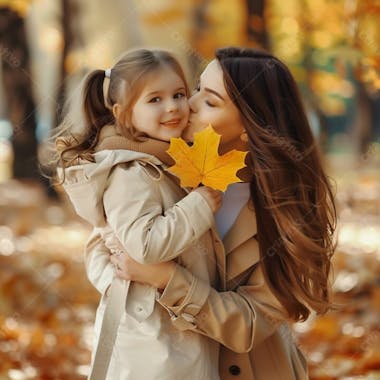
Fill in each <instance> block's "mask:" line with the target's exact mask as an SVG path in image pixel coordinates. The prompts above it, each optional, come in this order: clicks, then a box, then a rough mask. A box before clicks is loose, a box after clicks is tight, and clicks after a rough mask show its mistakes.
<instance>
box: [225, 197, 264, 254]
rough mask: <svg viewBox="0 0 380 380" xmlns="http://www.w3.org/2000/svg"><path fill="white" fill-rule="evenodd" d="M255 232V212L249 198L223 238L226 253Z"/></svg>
mask: <svg viewBox="0 0 380 380" xmlns="http://www.w3.org/2000/svg"><path fill="white" fill-rule="evenodd" d="M256 233H257V224H256V214H255V211H254V208H253V204H252V201H251V200H249V201H248V202H247V203H246V204H245V206H244V207H243V208H242V210H241V211H240V213H239V215H238V217H237V218H236V220H235V223H234V224H233V225H232V227H231V229H230V230H229V231H228V232H227V235H226V236H225V237H224V239H223V245H224V249H225V251H226V255H228V254H229V253H230V252H231V251H233V250H234V249H235V248H236V247H238V246H239V245H240V244H242V243H244V242H245V241H247V240H248V239H250V238H251V237H253V236H255V235H256Z"/></svg>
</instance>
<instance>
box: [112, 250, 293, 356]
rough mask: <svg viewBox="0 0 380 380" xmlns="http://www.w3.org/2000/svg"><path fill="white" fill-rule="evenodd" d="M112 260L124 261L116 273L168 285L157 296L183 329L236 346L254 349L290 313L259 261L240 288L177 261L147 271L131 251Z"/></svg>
mask: <svg viewBox="0 0 380 380" xmlns="http://www.w3.org/2000/svg"><path fill="white" fill-rule="evenodd" d="M112 261H113V262H114V263H115V264H118V265H121V270H119V271H118V273H117V274H118V276H120V277H121V278H125V279H130V280H133V281H138V282H142V283H147V284H150V285H152V286H156V287H158V288H163V289H164V290H163V293H162V294H161V295H160V296H159V297H158V299H157V300H158V302H159V303H160V304H161V305H162V306H163V307H165V308H166V309H167V310H168V312H169V314H170V316H171V319H172V322H173V324H174V325H175V326H176V327H177V328H178V329H180V330H192V331H194V332H197V333H200V334H203V335H207V336H208V337H210V338H212V339H214V340H216V341H218V342H220V343H222V344H223V345H224V346H226V347H228V348H229V349H231V350H232V351H235V352H239V353H243V352H249V351H250V350H251V349H252V348H253V347H254V346H256V345H258V344H260V342H262V341H263V340H264V339H265V338H267V337H268V336H270V335H271V334H273V332H274V331H275V330H276V329H277V327H278V326H279V324H281V323H282V322H283V321H284V320H285V319H286V318H287V314H286V312H285V310H284V308H283V307H282V306H281V304H280V303H279V302H278V300H277V299H276V298H275V297H274V295H273V294H272V292H271V291H270V290H269V288H268V285H267V284H266V282H265V280H264V277H263V274H262V271H261V268H260V266H257V267H256V268H255V269H254V271H253V273H252V274H251V275H250V277H249V279H248V281H247V283H246V284H245V285H242V286H239V287H238V288H237V289H236V290H235V291H226V292H218V291H217V290H215V289H214V288H212V287H211V286H210V285H209V284H207V283H206V282H204V281H202V280H200V279H198V278H197V277H195V276H194V275H193V274H191V273H190V272H189V271H188V270H187V269H185V268H183V267H181V266H180V265H178V264H175V265H174V266H173V263H162V264H161V265H160V266H159V267H156V268H154V267H152V266H150V268H149V270H148V271H147V272H144V268H145V267H146V266H145V265H141V264H139V263H136V262H134V261H133V259H131V258H129V257H128V255H122V256H119V257H115V258H112ZM169 264H170V265H171V266H169ZM165 265H167V266H165Z"/></svg>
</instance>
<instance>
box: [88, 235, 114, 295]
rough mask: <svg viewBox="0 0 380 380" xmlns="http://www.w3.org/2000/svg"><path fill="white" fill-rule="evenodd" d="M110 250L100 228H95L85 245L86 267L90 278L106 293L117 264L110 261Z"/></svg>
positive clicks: (102, 292)
mask: <svg viewBox="0 0 380 380" xmlns="http://www.w3.org/2000/svg"><path fill="white" fill-rule="evenodd" d="M110 256H111V254H110V251H109V249H108V248H107V247H106V246H105V244H104V241H103V238H102V236H101V233H100V230H99V229H97V228H95V229H94V230H93V231H92V233H91V235H90V237H89V239H88V240H87V243H86V247H85V268H86V274H87V277H88V279H89V280H90V282H91V284H92V285H93V286H94V287H95V288H96V290H97V291H98V292H99V293H101V294H102V295H104V294H105V293H106V291H107V289H108V288H109V286H110V285H111V283H112V280H113V278H114V277H115V266H114V264H112V263H111V261H110Z"/></svg>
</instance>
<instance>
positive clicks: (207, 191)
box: [193, 186, 223, 214]
mask: <svg viewBox="0 0 380 380" xmlns="http://www.w3.org/2000/svg"><path fill="white" fill-rule="evenodd" d="M193 191H196V192H198V193H200V194H201V195H202V197H203V198H205V199H206V201H207V203H208V204H209V206H210V208H211V210H212V212H213V213H214V214H215V213H216V212H217V211H218V210H219V209H220V207H221V206H222V201H223V192H222V191H220V190H214V189H212V188H211V187H208V186H201V187H197V188H196V189H195V190H193Z"/></svg>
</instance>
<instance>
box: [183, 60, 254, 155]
mask: <svg viewBox="0 0 380 380" xmlns="http://www.w3.org/2000/svg"><path fill="white" fill-rule="evenodd" d="M189 104H190V110H191V113H190V119H189V124H188V127H187V128H186V129H185V131H184V133H183V138H184V139H185V140H187V141H192V140H193V135H194V132H198V131H201V130H202V129H204V128H206V127H207V126H208V124H211V125H212V127H213V128H214V130H215V132H217V133H219V134H220V135H221V140H220V153H224V152H227V151H229V150H232V149H238V150H248V144H247V143H246V142H243V141H242V140H241V138H240V136H241V134H242V133H244V131H245V129H244V126H243V122H242V120H241V117H240V112H239V110H238V109H237V107H236V106H235V105H234V104H233V103H232V100H231V99H230V97H229V96H228V94H227V91H226V89H225V87H224V82H223V71H222V69H221V67H220V65H219V62H218V61H216V60H213V61H211V62H210V63H209V65H208V66H207V67H206V69H205V70H204V71H203V73H202V75H201V76H200V79H199V83H198V86H197V88H196V90H195V91H194V93H193V95H192V97H191V98H190V99H189Z"/></svg>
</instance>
